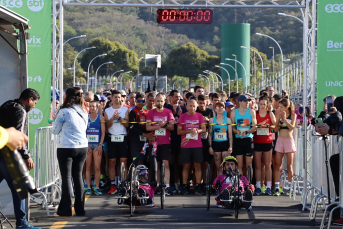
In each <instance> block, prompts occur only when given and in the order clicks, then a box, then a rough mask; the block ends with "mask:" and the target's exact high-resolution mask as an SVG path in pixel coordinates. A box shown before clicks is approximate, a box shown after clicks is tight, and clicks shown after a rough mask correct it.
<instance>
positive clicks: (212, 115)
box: [196, 107, 214, 143]
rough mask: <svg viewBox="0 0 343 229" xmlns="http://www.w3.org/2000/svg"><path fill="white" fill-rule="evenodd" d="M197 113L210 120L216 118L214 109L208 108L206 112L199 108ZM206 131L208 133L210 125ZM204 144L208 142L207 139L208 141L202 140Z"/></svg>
mask: <svg viewBox="0 0 343 229" xmlns="http://www.w3.org/2000/svg"><path fill="white" fill-rule="evenodd" d="M196 112H198V113H200V114H202V116H204V117H206V118H208V119H210V118H213V117H214V112H213V110H212V109H210V108H206V109H205V110H204V111H202V110H200V109H199V107H198V108H197V110H196ZM206 131H208V125H206ZM201 140H202V141H203V143H204V142H207V138H206V139H201Z"/></svg>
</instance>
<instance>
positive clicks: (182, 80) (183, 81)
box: [169, 75, 189, 90]
mask: <svg viewBox="0 0 343 229" xmlns="http://www.w3.org/2000/svg"><path fill="white" fill-rule="evenodd" d="M173 86H174V88H173ZM169 88H170V89H176V90H179V89H181V90H183V89H188V88H189V78H188V77H183V76H177V75H174V76H173V78H172V80H171V81H170V84H169Z"/></svg>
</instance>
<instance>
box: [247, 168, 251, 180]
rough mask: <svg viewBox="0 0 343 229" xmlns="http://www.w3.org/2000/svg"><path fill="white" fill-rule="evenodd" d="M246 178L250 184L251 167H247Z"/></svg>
mask: <svg viewBox="0 0 343 229" xmlns="http://www.w3.org/2000/svg"><path fill="white" fill-rule="evenodd" d="M247 178H248V181H249V184H251V167H250V165H248V171H247Z"/></svg>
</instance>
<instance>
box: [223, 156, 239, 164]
mask: <svg viewBox="0 0 343 229" xmlns="http://www.w3.org/2000/svg"><path fill="white" fill-rule="evenodd" d="M227 161H233V162H235V164H236V165H238V161H237V159H236V158H235V157H233V156H227V157H225V158H224V160H223V162H222V165H224V164H225V162H227Z"/></svg>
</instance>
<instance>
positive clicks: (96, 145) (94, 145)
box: [88, 144, 99, 150]
mask: <svg viewBox="0 0 343 229" xmlns="http://www.w3.org/2000/svg"><path fill="white" fill-rule="evenodd" d="M88 147H89V148H90V149H91V150H96V149H97V148H98V147H99V144H88Z"/></svg>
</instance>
